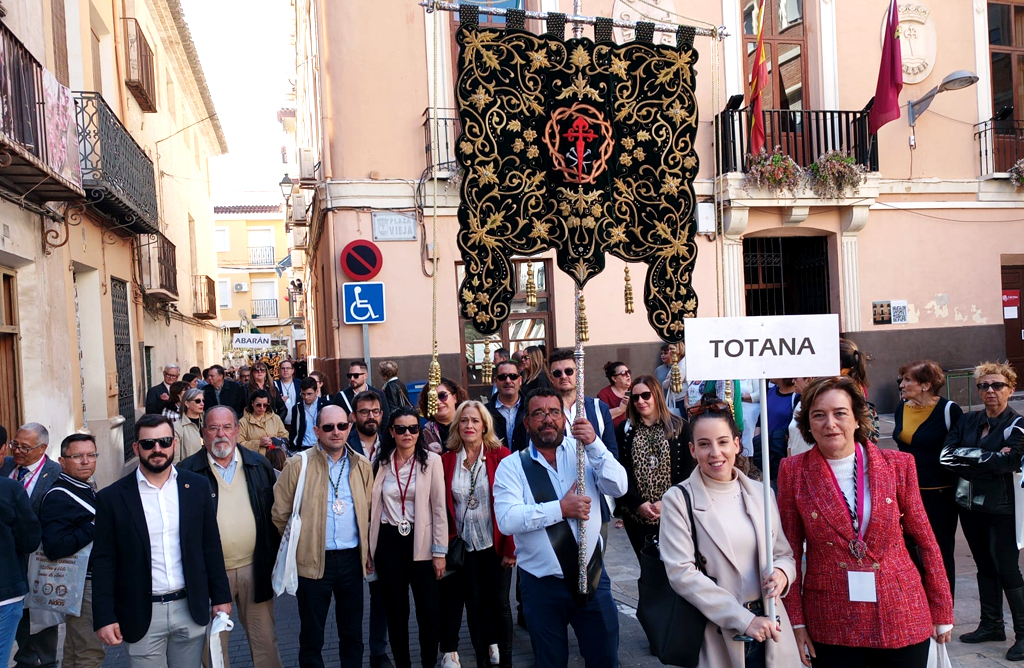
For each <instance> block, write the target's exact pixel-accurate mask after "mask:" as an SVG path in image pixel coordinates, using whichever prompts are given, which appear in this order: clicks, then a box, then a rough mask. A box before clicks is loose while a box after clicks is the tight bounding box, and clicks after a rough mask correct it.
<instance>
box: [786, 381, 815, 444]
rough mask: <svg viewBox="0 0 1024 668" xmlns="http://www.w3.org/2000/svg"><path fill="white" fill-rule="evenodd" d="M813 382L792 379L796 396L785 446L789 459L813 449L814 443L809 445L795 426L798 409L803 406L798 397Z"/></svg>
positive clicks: (797, 426)
mask: <svg viewBox="0 0 1024 668" xmlns="http://www.w3.org/2000/svg"><path fill="white" fill-rule="evenodd" d="M812 380H814V379H813V378H794V379H793V386H794V388H795V389H794V390H793V391H794V392H796V394H797V400H796V405H795V406H794V407H793V418H792V419H791V420H790V421H789V439H788V440H787V444H788V446H789V455H788V456H790V457H796V456H797V455H799V454H802V453H804V452H807V451H808V450H810V449H811V448H813V447H814V443H809V442H808V441H807V439H805V438H804V435H803V434H801V433H800V427H799V425H797V422H796V418H797V416H798V415H799V414H800V407H801V406H802V405H803V404H802V403H801V401H800V398H799V397H800V395H802V394H803V393H804V388H806V387H807V385H808V384H809V383H810V382H811V381H812Z"/></svg>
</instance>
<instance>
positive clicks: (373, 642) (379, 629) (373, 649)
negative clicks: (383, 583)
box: [369, 580, 388, 657]
mask: <svg viewBox="0 0 1024 668" xmlns="http://www.w3.org/2000/svg"><path fill="white" fill-rule="evenodd" d="M369 586H370V656H371V657H377V656H385V655H386V654H387V651H388V611H387V607H386V606H385V605H384V590H383V589H381V587H380V581H379V580H374V581H373V582H371V583H370V585H369Z"/></svg>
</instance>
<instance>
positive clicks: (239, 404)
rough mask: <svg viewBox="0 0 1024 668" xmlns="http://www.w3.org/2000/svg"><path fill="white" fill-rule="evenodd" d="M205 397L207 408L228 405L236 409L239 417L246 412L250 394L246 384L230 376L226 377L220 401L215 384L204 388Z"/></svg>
mask: <svg viewBox="0 0 1024 668" xmlns="http://www.w3.org/2000/svg"><path fill="white" fill-rule="evenodd" d="M203 399H204V401H205V404H204V406H205V408H206V410H210V409H211V408H213V407H214V406H228V407H230V408H233V409H235V413H237V414H238V417H242V413H243V412H245V404H246V402H247V401H248V394H247V393H246V391H245V387H244V386H242V385H239V384H238V383H236V382H235V381H233V380H231V379H230V378H225V379H224V384H223V385H221V388H220V401H217V390H216V389H215V388H214V387H213V385H207V386H206V387H204V388H203Z"/></svg>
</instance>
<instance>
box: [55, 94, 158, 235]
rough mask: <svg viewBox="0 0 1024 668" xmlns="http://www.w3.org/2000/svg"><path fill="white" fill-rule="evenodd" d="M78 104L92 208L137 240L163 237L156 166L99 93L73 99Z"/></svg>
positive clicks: (81, 147)
mask: <svg viewBox="0 0 1024 668" xmlns="http://www.w3.org/2000/svg"><path fill="white" fill-rule="evenodd" d="M75 104H76V106H77V107H78V136H79V141H78V150H79V155H80V156H81V160H82V185H83V186H85V189H86V190H87V191H88V192H89V197H88V200H89V202H90V203H91V204H92V205H93V206H94V207H96V209H98V210H99V211H101V212H103V213H106V214H108V215H110V216H113V217H115V218H116V219H117V220H118V223H119V224H121V225H124V226H126V228H127V229H129V230H131V231H133V232H135V233H137V234H152V233H155V232H159V231H160V226H159V222H158V215H157V208H156V178H155V176H154V173H153V161H152V160H150V159H149V156H147V155H146V152H145V151H143V150H142V147H141V146H139V145H138V144H137V143H136V142H135V140H134V139H133V138H132V136H131V135H130V134H128V130H127V129H126V128H125V127H124V126H123V125H122V124H121V121H120V120H118V118H117V116H115V115H114V112H113V110H111V108H110V107H109V106H107V103H106V102H104V101H103V98H102V97H101V96H100V94H99V93H75Z"/></svg>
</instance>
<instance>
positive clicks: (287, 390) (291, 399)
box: [277, 380, 299, 424]
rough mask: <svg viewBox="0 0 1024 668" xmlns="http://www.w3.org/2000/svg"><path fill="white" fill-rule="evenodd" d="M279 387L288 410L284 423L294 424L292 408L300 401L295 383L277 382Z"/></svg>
mask: <svg viewBox="0 0 1024 668" xmlns="http://www.w3.org/2000/svg"><path fill="white" fill-rule="evenodd" d="M277 387H278V389H279V390H280V391H281V398H282V399H284V405H285V407H286V408H287V410H286V411H285V414H284V423H285V424H291V423H292V407H293V406H295V403H296V402H297V401H298V400H299V398H298V396H297V395H296V393H295V383H294V382H293V381H290V380H288V381H284V380H279V381H277Z"/></svg>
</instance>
